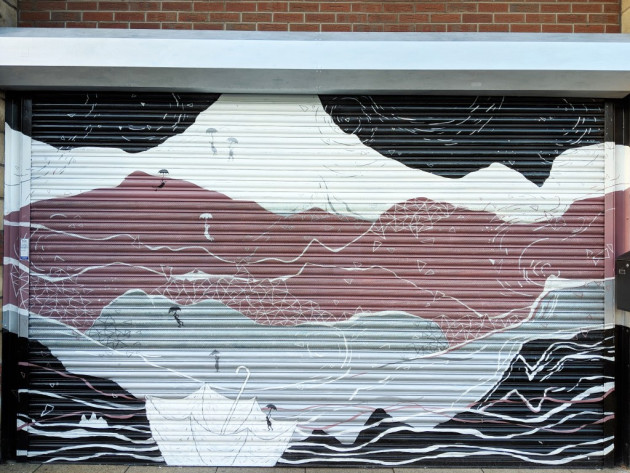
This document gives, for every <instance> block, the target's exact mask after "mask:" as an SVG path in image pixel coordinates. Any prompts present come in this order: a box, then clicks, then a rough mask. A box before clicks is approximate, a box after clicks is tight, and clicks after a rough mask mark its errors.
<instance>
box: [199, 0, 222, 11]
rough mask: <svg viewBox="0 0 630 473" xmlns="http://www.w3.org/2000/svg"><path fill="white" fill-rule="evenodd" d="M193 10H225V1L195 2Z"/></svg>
mask: <svg viewBox="0 0 630 473" xmlns="http://www.w3.org/2000/svg"><path fill="white" fill-rule="evenodd" d="M193 11H225V3H224V2H223V1H219V2H216V1H212V2H195V3H193Z"/></svg>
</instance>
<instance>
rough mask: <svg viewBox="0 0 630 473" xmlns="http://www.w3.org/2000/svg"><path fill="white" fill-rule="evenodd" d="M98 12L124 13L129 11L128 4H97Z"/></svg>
mask: <svg viewBox="0 0 630 473" xmlns="http://www.w3.org/2000/svg"><path fill="white" fill-rule="evenodd" d="M98 9H99V11H102V10H108V11H126V10H129V4H128V3H127V2H98Z"/></svg>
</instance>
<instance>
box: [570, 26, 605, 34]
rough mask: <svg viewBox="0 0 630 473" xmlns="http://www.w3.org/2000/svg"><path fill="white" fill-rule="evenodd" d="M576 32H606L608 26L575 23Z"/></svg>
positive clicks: (574, 29)
mask: <svg viewBox="0 0 630 473" xmlns="http://www.w3.org/2000/svg"><path fill="white" fill-rule="evenodd" d="M573 32H574V33H605V32H606V26H604V25H574V26H573Z"/></svg>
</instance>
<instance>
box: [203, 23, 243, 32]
mask: <svg viewBox="0 0 630 473" xmlns="http://www.w3.org/2000/svg"><path fill="white" fill-rule="evenodd" d="M239 24H244V23H239ZM224 29H226V28H225V25H223V24H221V23H215V24H212V23H193V30H213V31H217V30H224Z"/></svg>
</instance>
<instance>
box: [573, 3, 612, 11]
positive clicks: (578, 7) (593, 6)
mask: <svg viewBox="0 0 630 473" xmlns="http://www.w3.org/2000/svg"><path fill="white" fill-rule="evenodd" d="M603 11H604V5H603V4H602V3H572V4H571V12H572V13H603Z"/></svg>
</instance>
